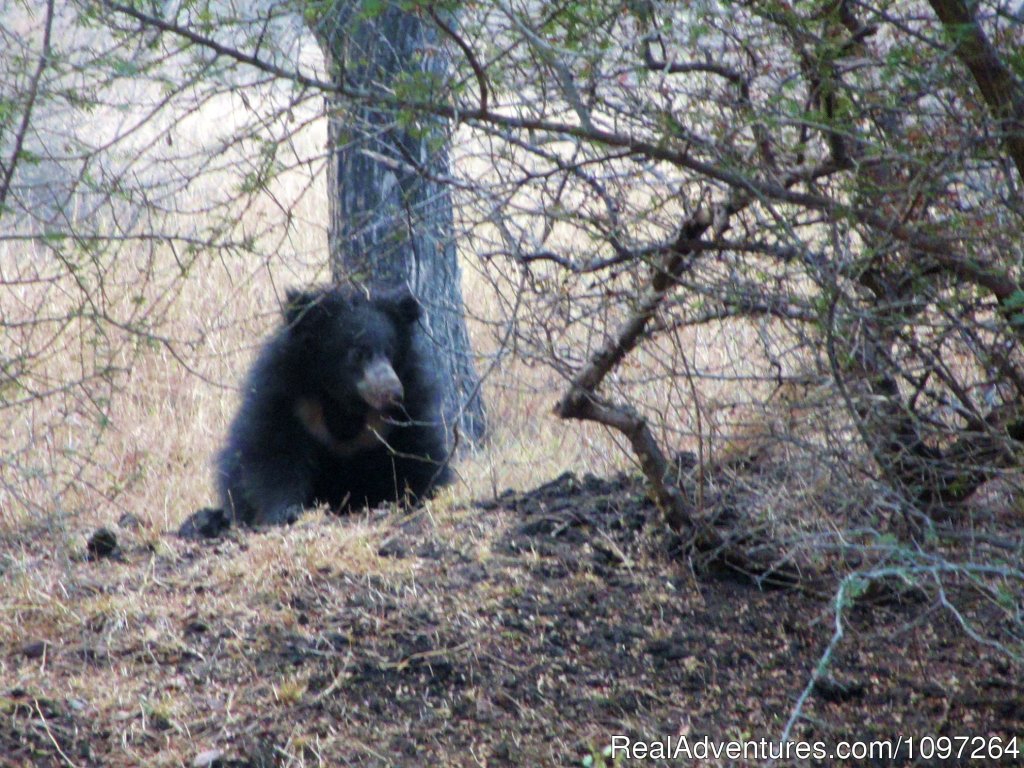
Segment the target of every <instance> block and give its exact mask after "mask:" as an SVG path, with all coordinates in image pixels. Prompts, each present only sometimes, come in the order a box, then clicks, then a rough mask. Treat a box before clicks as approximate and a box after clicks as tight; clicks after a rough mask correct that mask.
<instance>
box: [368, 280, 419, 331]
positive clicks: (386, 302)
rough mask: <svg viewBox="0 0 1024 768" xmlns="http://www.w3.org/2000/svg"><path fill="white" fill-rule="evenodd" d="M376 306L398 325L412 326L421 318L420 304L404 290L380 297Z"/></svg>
mask: <svg viewBox="0 0 1024 768" xmlns="http://www.w3.org/2000/svg"><path fill="white" fill-rule="evenodd" d="M377 305H378V306H379V307H380V308H381V309H383V310H384V311H385V312H387V313H388V314H389V315H391V316H392V317H393V318H395V320H397V321H398V322H400V323H406V324H409V325H412V324H413V323H415V322H416V321H417V320H419V319H420V318H421V317H422V316H423V308H422V307H420V303H419V302H418V301H417V300H416V297H415V296H413V295H412V294H411V293H409V291H407V290H405V289H402V290H399V291H395V292H394V293H391V294H388V295H385V296H381V297H380V298H379V299H378V300H377Z"/></svg>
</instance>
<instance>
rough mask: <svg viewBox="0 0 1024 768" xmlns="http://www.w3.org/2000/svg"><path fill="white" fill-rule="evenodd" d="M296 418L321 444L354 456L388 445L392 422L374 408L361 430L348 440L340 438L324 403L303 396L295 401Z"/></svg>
mask: <svg viewBox="0 0 1024 768" xmlns="http://www.w3.org/2000/svg"><path fill="white" fill-rule="evenodd" d="M294 413H295V417H296V418H297V419H298V420H299V422H300V423H301V424H302V426H303V427H304V428H305V429H306V431H307V432H308V433H309V434H310V435H312V436H313V438H315V439H316V440H317V442H319V443H320V444H321V445H323V446H324V447H325V448H327V449H328V450H330V451H331V453H334V454H335V455H337V456H352V455H354V454H356V453H360V452H362V451H368V450H372V449H373V448H377V447H379V446H381V445H386V443H385V439H386V438H387V436H388V433H389V432H390V431H391V427H392V424H391V423H389V422H387V421H385V419H384V414H382V413H381V412H380V411H370V412H369V414H367V416H366V422H365V423H364V424H363V428H362V429H361V430H359V433H358V434H357V435H356V436H355V437H353V438H350V439H348V440H340V439H338V438H337V437H335V436H334V435H333V434H332V433H331V431H330V430H329V429H328V428H327V422H326V421H325V419H324V406H323V403H321V402H320V401H319V400H317V399H315V398H309V397H302V398H299V399H298V400H297V401H296V403H295V411H294Z"/></svg>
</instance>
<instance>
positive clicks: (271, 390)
mask: <svg viewBox="0 0 1024 768" xmlns="http://www.w3.org/2000/svg"><path fill="white" fill-rule="evenodd" d="M420 314H421V313H420V305H419V304H418V303H417V301H416V299H415V298H413V296H412V295H411V294H410V293H409V292H408V291H407V290H404V289H400V290H394V291H390V292H386V293H382V294H380V295H378V296H375V297H374V298H372V299H371V298H367V297H366V296H365V295H364V294H362V293H360V292H358V291H356V290H348V289H341V288H326V289H318V290H312V291H289V292H288V296H287V304H286V306H285V310H284V325H283V326H282V327H281V328H279V329H278V330H277V332H276V333H275V334H274V335H273V337H271V339H270V340H269V341H268V342H267V344H266V346H265V347H264V349H263V351H262V353H261V354H260V356H259V358H258V359H257V360H256V363H255V364H254V365H253V368H252V370H251V371H250V373H249V377H248V380H247V382H246V386H245V394H244V399H243V402H242V405H241V408H240V409H239V411H238V414H237V415H236V416H235V419H234V422H233V423H232V425H231V429H230V432H229V434H228V439H227V445H226V446H225V447H224V449H223V450H222V451H221V453H220V456H219V459H218V485H219V490H220V497H221V502H222V503H223V505H224V511H225V513H226V515H227V517H228V518H230V519H233V520H235V521H237V522H242V523H247V524H249V525H268V524H281V523H291V522H294V521H295V520H296V519H297V517H298V515H299V514H300V513H301V511H302V509H303V508H304V507H309V506H312V505H314V504H317V503H325V504H327V505H329V506H330V507H331V509H332V510H333V511H335V512H346V511H349V510H353V509H360V508H363V507H374V506H377V505H378V504H381V503H382V502H388V501H415V500H417V499H422V498H424V497H425V496H427V495H429V494H430V493H431V491H432V490H433V489H435V488H437V487H438V486H440V485H443V484H444V483H446V482H448V481H449V479H450V474H449V470H448V465H447V459H448V457H447V452H446V450H445V431H444V428H443V426H442V424H441V420H440V415H439V405H440V401H439V397H438V394H437V389H436V387H435V385H434V380H433V377H432V376H431V375H430V374H429V371H428V370H427V369H426V367H425V363H424V361H423V359H422V358H421V356H420V354H419V352H418V349H417V347H418V341H419V340H418V339H417V333H416V331H417V321H418V320H419V318H420Z"/></svg>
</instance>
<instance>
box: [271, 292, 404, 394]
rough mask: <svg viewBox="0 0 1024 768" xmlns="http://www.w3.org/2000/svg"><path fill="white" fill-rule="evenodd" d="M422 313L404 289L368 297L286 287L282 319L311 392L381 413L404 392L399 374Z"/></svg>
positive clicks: (358, 293)
mask: <svg viewBox="0 0 1024 768" xmlns="http://www.w3.org/2000/svg"><path fill="white" fill-rule="evenodd" d="M421 314H422V311H421V309H420V305H419V303H418V302H417V301H416V299H415V297H413V296H412V294H411V293H409V291H408V290H406V289H397V290H391V291H387V292H383V293H381V294H378V295H376V296H374V297H373V298H372V299H371V298H368V297H367V296H366V295H365V294H363V293H361V292H357V291H349V290H343V289H338V288H332V289H325V290H314V291H294V290H293V291H289V292H288V294H287V302H286V305H285V307H284V320H285V324H286V328H287V333H288V335H289V337H290V340H291V344H290V345H289V347H290V348H291V349H295V350H297V351H298V356H299V358H300V359H299V360H297V361H296V365H298V366H301V369H302V370H303V375H304V376H305V377H306V379H307V381H309V382H310V385H311V387H312V390H313V392H311V393H310V394H316V395H319V396H326V397H327V398H328V399H329V400H330V401H331V402H333V403H336V404H345V405H346V407H348V408H351V409H358V408H357V406H362V407H363V408H367V409H370V410H372V411H377V412H384V411H388V410H392V409H396V408H399V407H400V406H401V404H402V400H403V398H404V396H405V392H404V389H403V384H402V372H403V368H404V365H405V362H406V359H407V358H408V357H409V348H410V344H411V343H412V337H413V325H414V324H415V323H416V322H417V321H418V320H419V318H420V316H421Z"/></svg>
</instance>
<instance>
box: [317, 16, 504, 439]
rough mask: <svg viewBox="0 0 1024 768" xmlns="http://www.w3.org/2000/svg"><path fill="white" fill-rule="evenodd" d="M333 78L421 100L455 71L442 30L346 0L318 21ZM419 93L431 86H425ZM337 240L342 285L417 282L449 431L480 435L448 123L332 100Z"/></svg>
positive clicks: (336, 274)
mask: <svg viewBox="0 0 1024 768" xmlns="http://www.w3.org/2000/svg"><path fill="white" fill-rule="evenodd" d="M315 31H316V33H317V37H318V39H319V41H320V44H321V46H322V48H323V49H324V52H325V54H326V56H327V60H328V66H329V67H330V71H331V74H332V77H334V78H335V79H337V80H340V81H341V82H342V83H343V84H344V85H345V86H346V88H348V89H352V90H355V91H357V92H362V93H374V92H377V93H381V94H387V93H394V92H395V90H396V89H402V88H415V89H418V90H417V95H418V96H419V97H420V98H423V99H424V100H425V99H426V98H427V97H428V96H433V95H435V94H434V93H431V92H430V90H431V89H434V88H438V89H439V88H440V87H441V86H442V85H443V83H444V81H445V77H446V74H447V59H446V57H445V56H444V54H443V50H442V48H441V47H440V44H439V40H438V30H437V28H436V27H435V26H434V25H433V24H432V23H430V22H429V21H428V20H426V19H424V18H422V17H420V16H418V15H415V14H411V13H407V12H405V11H403V10H401V8H400V7H399V5H398V4H397V3H388V4H387V5H386V6H384V7H383V8H382V9H381V10H380V11H379V12H377V13H367V12H366V11H364V10H362V9H361V4H360V3H358V2H354V1H346V2H339V3H337V4H336V5H335V7H334V9H333V11H332V15H331V16H330V17H329V18H327V19H325V20H323V21H321V22H320V23H319V24H318V26H317V28H316V29H315ZM419 89H422V90H423V92H422V93H420V92H419ZM329 110H330V111H329V117H328V146H329V150H330V153H331V157H330V162H329V164H328V174H327V183H328V190H329V192H328V198H329V201H330V202H329V206H330V208H329V216H330V229H329V233H328V243H329V248H330V258H331V275H332V278H333V279H334V281H335V282H338V283H340V282H348V281H355V282H357V283H360V284H362V285H364V286H366V287H367V288H368V289H369V290H370V291H371V293H372V292H373V291H374V290H377V289H383V288H388V287H394V286H398V285H408V286H409V287H410V288H411V290H412V292H413V293H414V294H415V295H416V297H417V298H418V299H419V300H420V301H421V302H422V303H423V305H424V308H425V309H426V318H425V320H424V326H425V331H426V334H425V335H426V337H427V339H428V343H427V344H426V345H425V346H426V347H427V348H428V349H427V350H426V351H427V355H428V359H429V360H430V362H431V364H432V367H433V368H434V370H435V372H436V375H437V377H438V380H439V384H440V388H441V392H442V398H443V405H442V414H443V416H444V418H445V420H446V425H447V429H448V433H449V436H450V438H452V437H454V435H453V430H454V429H458V434H459V436H460V439H465V440H468V441H469V442H471V443H474V442H477V441H479V440H481V439H482V438H483V436H484V431H485V415H484V408H483V400H482V398H481V396H480V391H479V389H480V385H479V377H478V376H477V373H476V370H475V367H474V364H473V357H472V350H471V347H470V343H469V334H468V332H467V330H466V322H465V316H464V310H463V301H462V287H461V279H460V270H459V265H458V261H457V257H456V249H455V240H454V234H453V230H454V223H453V214H452V201H451V195H450V192H449V189H448V187H447V186H446V185H445V183H444V181H443V179H444V178H445V177H447V176H448V173H449V156H448V146H449V143H450V136H449V133H448V127H447V125H446V124H445V123H444V122H442V121H441V119H439V118H431V117H429V116H423V115H418V116H416V117H415V119H410V120H403V119H402V116H401V115H398V114H396V113H395V112H393V111H385V110H380V109H372V108H369V107H365V106H360V105H357V104H354V103H352V102H350V101H346V100H343V99H336V100H333V101H332V102H330V103H329Z"/></svg>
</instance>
